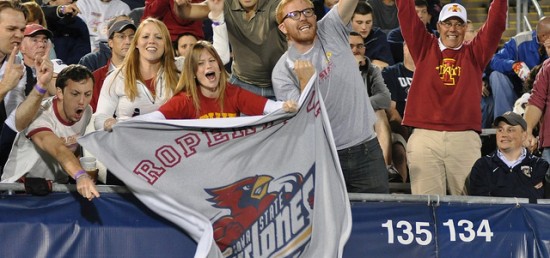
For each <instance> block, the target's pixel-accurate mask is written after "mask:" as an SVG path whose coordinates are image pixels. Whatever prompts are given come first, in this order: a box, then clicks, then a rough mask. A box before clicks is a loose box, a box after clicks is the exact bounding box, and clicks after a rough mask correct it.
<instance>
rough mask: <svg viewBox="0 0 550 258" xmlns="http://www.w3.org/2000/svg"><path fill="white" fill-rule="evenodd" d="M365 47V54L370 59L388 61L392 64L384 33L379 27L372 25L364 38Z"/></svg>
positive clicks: (388, 45)
mask: <svg viewBox="0 0 550 258" xmlns="http://www.w3.org/2000/svg"><path fill="white" fill-rule="evenodd" d="M365 47H366V51H365V55H366V56H367V57H368V58H370V60H375V59H376V60H380V61H384V62H386V63H388V65H392V64H394V62H393V55H392V53H391V49H390V44H389V43H388V39H387V36H386V33H384V32H383V31H382V30H381V29H380V28H378V27H372V30H371V32H370V33H369V35H368V36H367V37H366V38H365Z"/></svg>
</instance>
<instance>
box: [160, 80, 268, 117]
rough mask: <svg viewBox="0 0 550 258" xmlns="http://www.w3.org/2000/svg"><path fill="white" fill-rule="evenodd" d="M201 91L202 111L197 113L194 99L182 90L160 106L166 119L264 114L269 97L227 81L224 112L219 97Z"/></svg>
mask: <svg viewBox="0 0 550 258" xmlns="http://www.w3.org/2000/svg"><path fill="white" fill-rule="evenodd" d="M198 92H199V99H200V106H201V108H200V113H199V114H197V110H196V109H195V106H193V100H192V99H191V97H190V96H189V95H187V93H185V92H180V93H178V94H176V95H174V96H173V97H172V98H171V99H170V100H168V102H166V103H165V104H164V105H162V106H161V107H160V108H159V111H160V112H161V113H162V114H163V115H164V117H165V118H166V119H197V118H200V119H204V118H223V117H237V116H240V114H241V113H243V114H246V115H263V111H264V107H265V103H266V102H267V99H266V98H264V97H261V96H258V95H255V94H254V93H252V92H249V91H247V90H243V89H241V88H239V87H236V86H233V85H231V84H229V83H227V88H226V89H225V99H224V105H223V112H222V110H221V107H220V105H219V103H218V99H214V98H208V97H205V96H204V95H202V94H201V93H200V90H199V91H198Z"/></svg>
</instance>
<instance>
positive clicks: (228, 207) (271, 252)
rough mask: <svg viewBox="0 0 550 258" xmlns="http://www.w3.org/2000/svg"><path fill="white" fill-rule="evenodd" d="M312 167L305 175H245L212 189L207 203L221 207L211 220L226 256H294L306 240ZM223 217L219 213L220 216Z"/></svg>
mask: <svg viewBox="0 0 550 258" xmlns="http://www.w3.org/2000/svg"><path fill="white" fill-rule="evenodd" d="M314 185H315V180H314V168H312V169H310V171H309V172H308V174H307V175H306V176H305V177H302V175H301V174H299V173H291V174H287V175H284V176H281V177H279V178H273V177H271V176H268V175H257V176H253V177H246V178H244V179H241V180H239V181H237V182H234V183H232V184H229V185H225V186H222V187H219V188H214V189H205V191H206V192H207V193H208V194H209V195H210V196H212V198H210V199H208V201H210V202H212V203H214V204H213V205H212V206H213V207H216V208H219V209H221V210H220V213H221V214H220V215H218V216H216V217H215V218H211V220H212V226H213V229H214V239H215V240H216V243H217V244H218V247H219V248H220V250H221V251H222V253H223V255H224V256H225V257H295V256H296V255H299V254H300V253H302V252H303V249H304V248H305V246H306V245H307V243H309V240H310V238H311V229H312V228H311V223H312V216H313V214H312V210H313V199H314ZM222 214H223V215H222Z"/></svg>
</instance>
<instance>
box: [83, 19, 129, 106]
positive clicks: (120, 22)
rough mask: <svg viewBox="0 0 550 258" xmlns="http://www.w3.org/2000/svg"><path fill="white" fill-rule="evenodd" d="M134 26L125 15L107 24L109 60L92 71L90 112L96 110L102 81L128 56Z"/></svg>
mask: <svg viewBox="0 0 550 258" xmlns="http://www.w3.org/2000/svg"><path fill="white" fill-rule="evenodd" d="M135 33H136V26H135V25H134V23H133V21H132V20H131V19H130V18H129V17H128V16H126V15H121V16H118V17H116V18H114V19H113V20H111V21H110V22H109V40H108V42H107V43H108V44H109V48H110V49H111V59H109V60H108V61H107V64H106V65H105V66H102V67H101V68H99V69H97V70H95V71H94V73H93V74H94V93H93V95H92V100H91V101H90V106H91V107H92V110H93V111H95V110H96V106H97V100H98V99H99V93H100V92H101V87H102V86H103V81H105V78H107V75H109V74H110V73H111V72H112V71H113V70H115V69H116V68H117V67H119V66H120V65H121V64H122V61H124V57H126V54H128V49H129V48H130V44H131V43H132V39H134V34H135Z"/></svg>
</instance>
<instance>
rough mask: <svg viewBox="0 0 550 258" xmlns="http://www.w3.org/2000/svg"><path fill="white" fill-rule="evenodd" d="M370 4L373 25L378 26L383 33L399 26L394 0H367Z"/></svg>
mask: <svg viewBox="0 0 550 258" xmlns="http://www.w3.org/2000/svg"><path fill="white" fill-rule="evenodd" d="M367 2H368V3H369V4H370V6H372V13H373V14H372V16H373V19H374V20H373V21H374V22H373V26H374V27H378V28H380V29H381V30H382V31H383V32H384V33H385V34H387V33H388V32H389V31H390V30H393V29H395V28H397V27H399V21H398V20H397V7H396V6H395V0H368V1H367Z"/></svg>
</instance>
